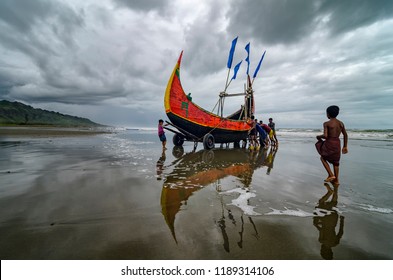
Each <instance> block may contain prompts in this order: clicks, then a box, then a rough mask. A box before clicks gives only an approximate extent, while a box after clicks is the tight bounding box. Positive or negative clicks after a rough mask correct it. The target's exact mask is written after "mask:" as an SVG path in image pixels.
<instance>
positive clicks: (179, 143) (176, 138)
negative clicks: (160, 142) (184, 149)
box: [173, 134, 184, 147]
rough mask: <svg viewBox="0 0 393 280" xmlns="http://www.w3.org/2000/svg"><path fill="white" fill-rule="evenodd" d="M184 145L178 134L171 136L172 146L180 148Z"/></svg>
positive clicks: (181, 137)
mask: <svg viewBox="0 0 393 280" xmlns="http://www.w3.org/2000/svg"><path fill="white" fill-rule="evenodd" d="M183 143H184V137H183V136H181V135H179V134H175V135H173V145H175V146H177V147H181V146H183Z"/></svg>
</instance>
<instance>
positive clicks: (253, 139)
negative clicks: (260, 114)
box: [249, 116, 278, 150]
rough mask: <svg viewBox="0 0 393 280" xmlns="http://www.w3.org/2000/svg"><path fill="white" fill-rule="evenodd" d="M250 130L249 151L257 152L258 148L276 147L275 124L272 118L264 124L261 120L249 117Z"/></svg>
mask: <svg viewBox="0 0 393 280" xmlns="http://www.w3.org/2000/svg"><path fill="white" fill-rule="evenodd" d="M251 122H252V123H251V129H250V131H249V141H250V149H251V150H254V149H255V150H259V149H260V148H264V147H267V146H269V145H271V146H278V139H277V135H276V124H275V123H274V122H273V118H269V123H268V124H265V123H263V121H262V120H260V121H259V122H258V120H257V119H256V118H255V117H254V116H252V117H251Z"/></svg>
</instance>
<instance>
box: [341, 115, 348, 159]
mask: <svg viewBox="0 0 393 280" xmlns="http://www.w3.org/2000/svg"><path fill="white" fill-rule="evenodd" d="M341 124H342V130H341V132H342V133H343V135H344V147H343V150H342V153H343V154H346V153H348V147H347V146H348V134H347V131H346V130H345V126H344V123H341Z"/></svg>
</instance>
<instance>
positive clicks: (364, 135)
mask: <svg viewBox="0 0 393 280" xmlns="http://www.w3.org/2000/svg"><path fill="white" fill-rule="evenodd" d="M322 133H323V131H322V129H308V128H281V129H277V136H278V137H285V138H287V137H288V138H289V137H290V138H314V139H315V137H316V136H317V135H319V134H322ZM347 133H348V137H349V138H350V139H356V140H383V141H393V130H392V129H385V130H377V129H365V130H359V129H347ZM341 137H342V136H341Z"/></svg>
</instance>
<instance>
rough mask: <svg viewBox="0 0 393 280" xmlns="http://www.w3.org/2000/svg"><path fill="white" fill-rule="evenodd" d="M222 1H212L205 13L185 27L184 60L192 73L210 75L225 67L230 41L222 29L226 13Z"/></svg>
mask: <svg viewBox="0 0 393 280" xmlns="http://www.w3.org/2000/svg"><path fill="white" fill-rule="evenodd" d="M223 7H224V5H223V3H221V2H220V1H212V2H211V6H209V7H207V10H206V11H205V12H204V15H203V16H201V17H200V18H198V20H196V21H195V22H193V23H192V24H191V25H189V26H187V27H186V28H185V42H186V46H185V49H186V51H185V54H184V61H185V62H186V63H187V64H188V65H189V67H188V71H189V72H190V74H192V75H196V76H200V75H208V74H210V73H214V72H216V71H219V70H222V69H223V68H225V65H226V59H227V53H228V52H229V48H230V41H231V40H232V39H233V38H231V39H229V38H228V36H227V35H226V33H225V31H224V30H222V29H220V24H222V18H223V16H224V13H225V9H224V8H223Z"/></svg>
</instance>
